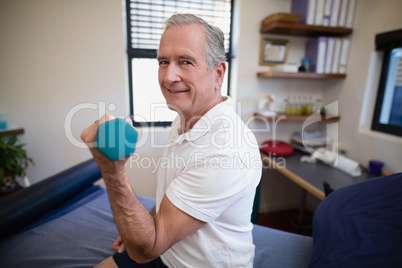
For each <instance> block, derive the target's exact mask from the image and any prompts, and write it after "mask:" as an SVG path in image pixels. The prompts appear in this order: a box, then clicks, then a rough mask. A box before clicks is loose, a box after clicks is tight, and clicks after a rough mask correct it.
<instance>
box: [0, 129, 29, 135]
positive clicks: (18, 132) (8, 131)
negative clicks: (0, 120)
mask: <svg viewBox="0 0 402 268" xmlns="http://www.w3.org/2000/svg"><path fill="white" fill-rule="evenodd" d="M21 134H24V129H23V128H17V129H6V130H0V136H13V135H21Z"/></svg>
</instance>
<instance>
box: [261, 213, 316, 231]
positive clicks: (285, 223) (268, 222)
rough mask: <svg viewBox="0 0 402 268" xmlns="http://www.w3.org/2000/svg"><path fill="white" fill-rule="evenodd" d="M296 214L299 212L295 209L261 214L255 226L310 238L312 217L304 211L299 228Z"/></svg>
mask: <svg viewBox="0 0 402 268" xmlns="http://www.w3.org/2000/svg"><path fill="white" fill-rule="evenodd" d="M298 213H299V211H298V210H297V209H294V210H286V211H277V212H270V213H261V214H260V215H259V217H258V221H257V224H259V225H262V226H267V227H271V228H274V229H278V230H283V231H287V232H291V233H296V234H302V235H307V236H312V228H311V226H312V218H313V215H312V214H311V213H310V212H308V211H305V212H304V215H303V224H302V226H301V227H300V226H298V224H297V223H298V215H299V214H298Z"/></svg>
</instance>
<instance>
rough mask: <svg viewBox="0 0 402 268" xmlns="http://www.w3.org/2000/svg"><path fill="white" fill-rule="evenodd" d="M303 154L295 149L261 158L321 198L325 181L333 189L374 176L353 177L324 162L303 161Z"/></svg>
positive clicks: (323, 196) (323, 193)
mask: <svg viewBox="0 0 402 268" xmlns="http://www.w3.org/2000/svg"><path fill="white" fill-rule="evenodd" d="M303 155H305V154H303V153H301V152H298V151H295V152H294V153H293V154H292V155H290V156H286V157H275V158H274V157H272V158H271V157H269V156H268V155H266V154H264V153H261V158H262V160H263V162H264V164H265V165H268V167H269V168H271V169H275V170H277V171H278V172H280V173H282V174H283V175H285V176H286V177H287V178H289V179H290V180H292V181H293V182H294V183H296V184H297V185H299V186H300V187H302V188H303V189H304V190H306V191H307V192H309V193H311V194H312V195H314V196H315V197H317V198H318V199H320V200H323V199H324V198H325V192H324V181H326V182H328V183H329V184H330V185H331V188H332V189H334V190H337V189H339V188H342V187H344V186H347V185H350V184H354V183H356V182H360V181H364V180H366V179H368V178H372V177H374V176H373V175H371V174H368V173H363V174H362V175H361V176H359V177H352V176H350V175H349V174H346V173H345V172H343V171H341V170H339V169H337V168H334V167H332V166H330V165H327V164H324V163H322V162H317V163H316V164H309V163H302V162H300V157H302V156H303Z"/></svg>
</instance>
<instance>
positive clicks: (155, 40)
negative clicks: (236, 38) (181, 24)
mask: <svg viewBox="0 0 402 268" xmlns="http://www.w3.org/2000/svg"><path fill="white" fill-rule="evenodd" d="M128 8H129V18H128V27H129V29H128V33H129V38H128V42H129V48H128V50H129V51H128V52H129V53H130V52H131V53H132V52H135V51H138V50H155V51H156V50H157V49H158V47H159V40H160V36H161V34H162V31H163V22H164V21H165V20H166V19H168V18H169V17H170V16H171V15H173V14H176V13H192V14H194V15H196V16H199V17H201V18H203V19H204V20H205V21H206V22H208V23H210V24H212V25H215V26H217V27H219V28H220V29H221V30H222V31H223V32H224V35H225V50H226V53H228V52H229V37H230V19H231V1H230V0H188V1H185V0H184V1H183V0H181V1H178V0H152V1H151V0H130V1H129V7H128Z"/></svg>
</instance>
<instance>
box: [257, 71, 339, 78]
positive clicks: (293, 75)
mask: <svg viewBox="0 0 402 268" xmlns="http://www.w3.org/2000/svg"><path fill="white" fill-rule="evenodd" d="M257 76H258V77H277V78H299V79H343V78H346V74H319V73H312V72H298V73H288V72H278V71H267V72H259V73H257Z"/></svg>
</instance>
